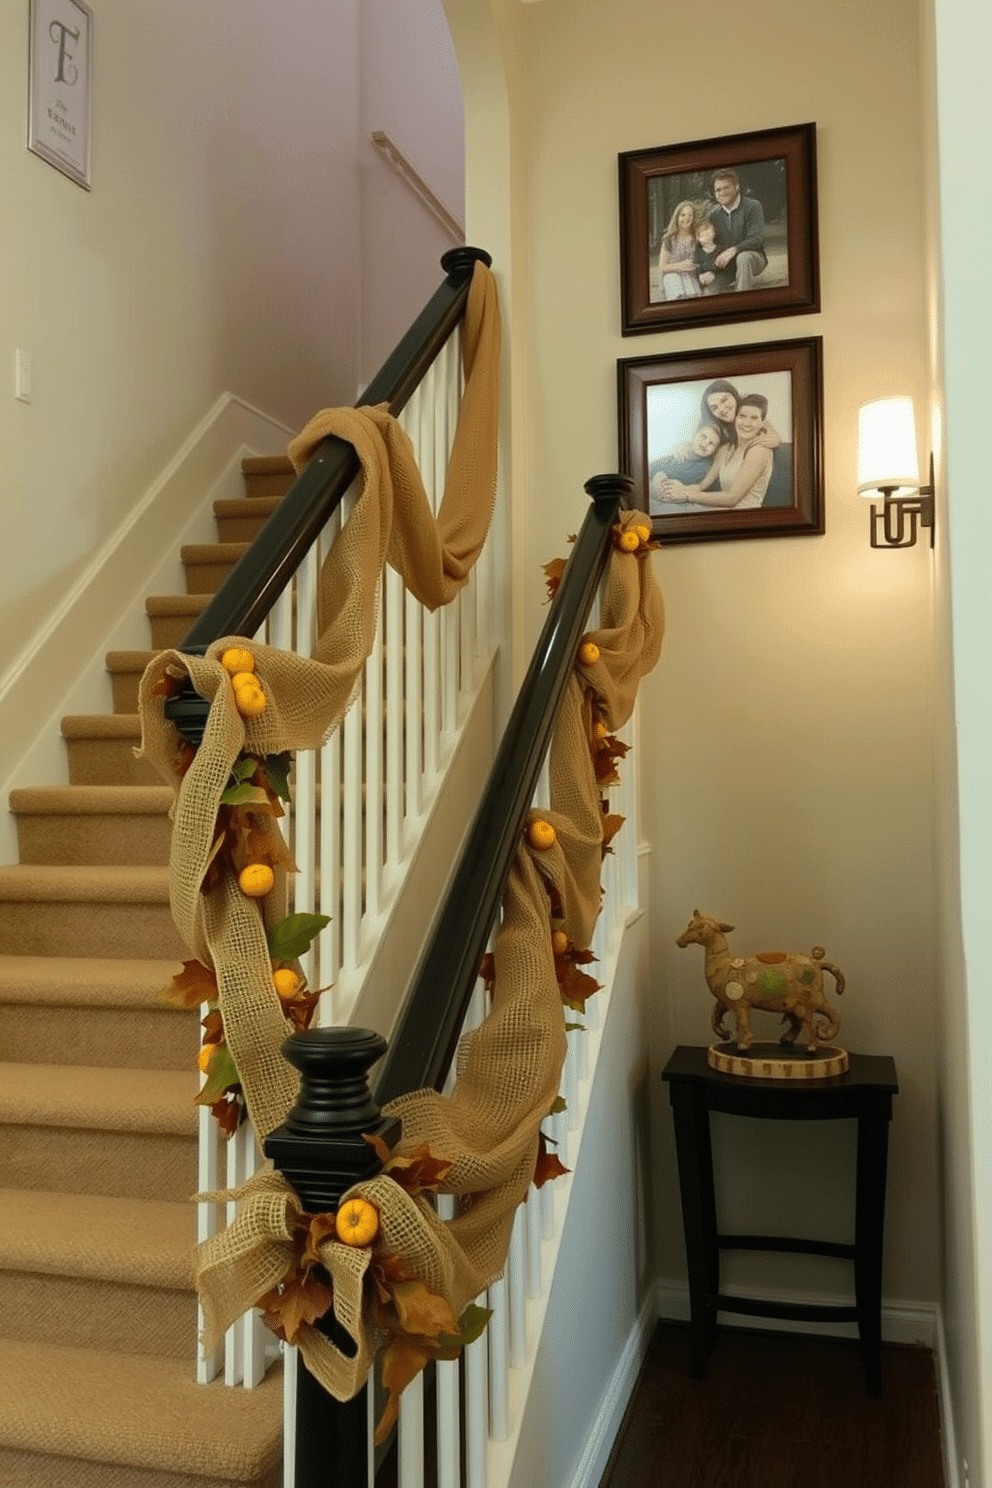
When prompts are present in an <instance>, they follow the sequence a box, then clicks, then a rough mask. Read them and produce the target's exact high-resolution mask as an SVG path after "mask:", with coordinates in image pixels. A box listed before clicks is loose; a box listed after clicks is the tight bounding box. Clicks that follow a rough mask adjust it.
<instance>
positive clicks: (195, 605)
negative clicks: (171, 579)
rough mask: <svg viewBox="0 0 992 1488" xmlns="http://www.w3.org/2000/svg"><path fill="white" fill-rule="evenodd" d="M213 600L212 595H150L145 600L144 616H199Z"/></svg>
mask: <svg viewBox="0 0 992 1488" xmlns="http://www.w3.org/2000/svg"><path fill="white" fill-rule="evenodd" d="M212 599H213V595H212V594H150V595H149V596H148V598H147V599H146V600H145V614H146V615H192V616H194V617H195V616H196V615H200V614H202V613H203V611H204V610H205V609H206V607H207V605H208V604H209V603H210V601H211V600H212Z"/></svg>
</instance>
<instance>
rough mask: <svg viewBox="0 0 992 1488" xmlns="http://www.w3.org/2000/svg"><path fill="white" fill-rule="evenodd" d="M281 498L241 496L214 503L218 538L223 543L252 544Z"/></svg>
mask: <svg viewBox="0 0 992 1488" xmlns="http://www.w3.org/2000/svg"><path fill="white" fill-rule="evenodd" d="M281 499H282V498H281V497H280V496H241V497H239V498H237V499H235V500H230V501H215V502H214V517H215V519H216V522H217V536H218V538H219V539H220V541H221V542H222V543H250V542H254V541H255V538H256V537H257V536H258V534H259V533H260V532H261V530H262V528H263V527H264V526H265V524H266V522H267V521H268V520H269V518H270V517H271V515H272V513H273V512H274V511H275V509H276V507H277V506H278V505H279V503H280V501H281Z"/></svg>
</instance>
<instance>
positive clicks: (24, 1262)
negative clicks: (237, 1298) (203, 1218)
mask: <svg viewBox="0 0 992 1488" xmlns="http://www.w3.org/2000/svg"><path fill="white" fill-rule="evenodd" d="M0 1214H2V1215H3V1223H2V1225H0V1269H3V1270H7V1271H29V1272H43V1273H46V1274H48V1275H52V1276H62V1275H64V1276H75V1277H86V1278H87V1279H90V1280H94V1281H113V1282H127V1283H130V1284H133V1285H143V1286H152V1287H167V1288H172V1289H174V1290H184V1291H185V1290H188V1289H190V1288H192V1286H193V1265H192V1250H193V1246H194V1244H195V1242H196V1205H195V1204H164V1203H160V1202H156V1201H154V1200H151V1199H107V1198H102V1197H100V1196H98V1195H94V1194H67V1193H45V1192H44V1191H43V1190H36V1191H32V1190H30V1189H11V1188H7V1189H0Z"/></svg>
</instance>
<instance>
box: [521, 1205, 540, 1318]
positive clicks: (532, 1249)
mask: <svg viewBox="0 0 992 1488" xmlns="http://www.w3.org/2000/svg"><path fill="white" fill-rule="evenodd" d="M523 1207H524V1213H525V1216H526V1220H527V1224H526V1236H527V1296H528V1297H529V1298H531V1299H534V1298H537V1297H540V1296H541V1293H542V1276H541V1196H540V1190H539V1189H536V1188H534V1187H533V1185H532V1186H531V1188H530V1189H529V1191H528V1193H527V1202H526V1204H525V1205H524V1206H523Z"/></svg>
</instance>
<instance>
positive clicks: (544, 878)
mask: <svg viewBox="0 0 992 1488" xmlns="http://www.w3.org/2000/svg"><path fill="white" fill-rule="evenodd" d="M633 520H635V516H634V514H631V515H630V516H629V517H625V518H624V519H623V521H624V522H625V523H628V522H631V521H633ZM603 620H604V625H603V628H602V629H601V630H599V631H594V632H592V633H591V637H592V639H594V640H595V641H596V643H597V644H600V643H602V644H601V655H600V659H599V661H598V662H597V663H595V664H594V665H593V667H590V668H586V667H581V668H577V671H576V673H575V674H574V675H573V678H572V679H571V681H570V683H569V686H568V689H567V699H566V704H565V706H564V707H563V709H562V713H561V716H560V719H559V723H558V727H557V729H556V733H555V739H554V742H553V745H552V771H551V779H552V799H553V802H554V805H553V807H552V809H551V810H550V811H546V810H542V811H541V812H540V813H533V814H532V815H540V817H541V818H543V819H546V820H550V821H551V822H552V823H553V824H554V825H555V826H556V832H557V840H556V842H555V844H554V846H553V847H552V848H550V849H549V850H547V851H545V852H538V851H536V850H535V849H533V848H531V847H530V846H529V845H528V843H527V842H526V839H525V840H524V841H522V843H521V847H520V850H519V852H518V854H517V858H516V860H515V862H514V865H513V868H512V870H511V875H510V880H509V883H508V885H507V890H506V894H505V898H504V904H503V916H502V921H501V925H500V929H499V931H498V934H497V937H496V942H495V952H494V954H495V964H496V980H495V988H494V994H493V1003H492V1008H491V1011H490V1012H489V1014H488V1016H487V1018H486V1020H485V1022H484V1023H483V1025H482V1026H481V1027H480V1028H479V1029H478V1030H476V1031H475V1032H473V1033H471V1034H469V1035H467V1036H466V1037H465V1038H464V1039H463V1040H462V1042H461V1045H460V1047H459V1053H458V1064H457V1080H456V1084H455V1087H454V1090H453V1091H452V1093H451V1095H450V1096H442V1095H439V1094H438V1093H437V1092H435V1091H415V1092H412V1093H410V1094H409V1095H406V1096H403V1097H401V1098H400V1099H398V1100H396V1101H394V1102H393V1103H392V1104H391V1105H390V1106H389V1107H388V1112H389V1114H391V1115H393V1114H395V1115H399V1116H401V1117H402V1120H403V1138H402V1141H401V1142H400V1144H399V1147H398V1149H397V1150H398V1151H399V1152H400V1153H408V1152H411V1151H413V1150H414V1149H416V1148H418V1147H420V1146H421V1145H422V1144H424V1143H427V1144H428V1145H429V1147H430V1149H431V1151H432V1152H433V1153H434V1154H436V1155H437V1156H439V1157H442V1158H445V1159H448V1160H451V1161H452V1167H451V1169H450V1171H449V1172H448V1174H447V1175H446V1177H445V1179H444V1181H443V1182H442V1184H441V1188H442V1190H443V1191H445V1192H449V1193H453V1194H455V1195H458V1196H459V1203H458V1208H457V1212H456V1215H455V1217H454V1218H453V1219H452V1220H451V1221H447V1222H444V1221H441V1220H439V1219H438V1217H437V1215H436V1214H435V1213H434V1211H433V1209H432V1208H431V1206H430V1204H429V1203H428V1202H427V1201H426V1200H425V1199H423V1198H421V1197H419V1196H417V1197H410V1196H409V1195H408V1194H406V1193H405V1192H404V1191H403V1189H402V1188H400V1187H399V1186H398V1185H397V1184H396V1183H395V1182H393V1180H392V1179H391V1178H389V1177H388V1175H386V1176H380V1177H378V1178H375V1179H372V1180H370V1181H368V1182H365V1183H360V1184H357V1185H355V1186H354V1187H353V1188H352V1189H350V1190H349V1191H348V1194H347V1195H346V1197H353V1196H358V1197H361V1198H364V1199H366V1200H368V1201H369V1202H370V1203H372V1204H374V1205H375V1207H376V1208H377V1210H378V1211H379V1215H380V1225H381V1229H380V1236H379V1238H378V1239H377V1241H376V1249H377V1250H379V1249H380V1248H381V1250H382V1252H383V1253H386V1254H389V1255H391V1256H394V1257H397V1258H398V1259H399V1260H400V1261H401V1262H402V1263H403V1267H404V1270H406V1271H408V1272H410V1273H411V1274H413V1275H416V1276H418V1277H419V1278H421V1279H422V1280H423V1281H424V1283H425V1285H426V1286H427V1288H428V1290H429V1291H431V1292H434V1293H436V1294H437V1295H439V1296H442V1297H444V1299H445V1300H446V1301H447V1302H448V1303H449V1305H450V1306H451V1308H452V1311H453V1312H454V1314H455V1315H456V1316H457V1315H458V1314H459V1313H460V1312H461V1310H462V1308H463V1307H464V1306H465V1304H466V1303H467V1302H469V1301H470V1300H471V1299H472V1298H473V1297H476V1296H478V1294H479V1293H480V1292H481V1291H482V1290H483V1289H484V1288H485V1287H486V1286H488V1285H489V1284H490V1283H491V1282H492V1281H493V1280H495V1279H496V1277H497V1276H498V1275H499V1274H500V1273H501V1271H502V1268H503V1266H504V1264H505V1259H506V1253H507V1249H508V1246H509V1239H510V1231H511V1229H512V1225H513V1216H514V1213H515V1211H516V1208H517V1206H518V1204H519V1203H520V1202H521V1201H522V1200H523V1198H524V1197H525V1195H526V1193H527V1190H528V1187H529V1185H530V1181H531V1179H532V1177H533V1174H534V1166H535V1159H536V1152H537V1140H538V1131H539V1128H540V1125H541V1122H542V1121H543V1119H544V1117H545V1116H546V1115H547V1113H548V1110H549V1108H550V1106H551V1104H552V1102H553V1100H554V1097H555V1095H556V1093H557V1091H558V1085H559V1079H560V1075H561V1068H562V1063H563V1060H564V1055H565V1037H564V1020H563V1017H562V1008H561V997H560V992H559V987H558V982H557V979H556V976H555V965H554V956H553V953H552V949H551V935H550V928H551V922H550V910H551V899H550V896H549V889H550V890H551V891H552V892H553V894H554V898H555V901H556V904H557V905H558V906H560V910H561V916H562V918H561V921H560V923H561V924H562V926H563V928H565V930H566V933H567V934H568V935H569V938H570V939H571V940H572V941H573V942H574V943H575V944H576V945H577V946H580V947H582V946H586V945H588V943H589V940H590V939H591V935H592V930H593V927H594V925H595V920H596V916H597V914H598V910H599V901H600V888H599V881H600V869H601V861H602V808H601V789H600V787H599V786H598V785H597V783H596V780H595V774H594V771H593V769H592V764H591V755H590V737H591V728H590V722H591V719H592V714H593V712H595V714H596V716H597V717H598V718H601V719H602V720H603V721H604V722H606V723H607V725H608V726H609V727H611V728H619V727H620V726H621V725H622V724H623V723H624V722H625V721H626V719H627V718H628V717H629V716H630V712H631V711H632V708H633V704H634V699H635V696H636V682H637V680H638V676H639V674H640V671H641V667H640V666H639V665H638V664H637V661H636V656H639V657H640V658H641V663H642V665H643V670H644V671H645V672H646V671H647V670H649V669H650V667H651V666H653V665H654V662H655V660H656V659H657V656H658V653H659V649H660V643H661V636H662V612H661V599H660V594H659V592H658V590H657V587H656V586H655V584H654V580H653V575H652V572H651V566H650V562H649V561H644V560H643V559H638V558H632V557H630V556H629V555H626V554H621V553H619V552H618V553H615V554H614V555H613V557H612V559H611V563H610V570H609V573H608V578H607V584H606V592H605V596H604V605H603ZM638 647H640V650H639V651H638V649H637V648H638ZM618 679H619V680H618ZM573 818H577V823H576V820H574V819H573ZM594 824H595V825H594ZM597 834H598V835H597ZM556 923H559V922H558V921H556ZM266 967H267V963H266ZM283 1031H285V1030H283ZM294 1079H295V1076H294ZM294 1093H295V1086H294ZM235 1196H236V1197H238V1198H240V1200H241V1205H240V1208H239V1212H238V1217H237V1219H236V1220H235V1222H234V1224H233V1225H232V1226H231V1228H230V1229H228V1230H227V1231H225V1232H224V1234H222V1235H219V1236H216V1237H214V1239H212V1240H208V1241H206V1242H205V1243H204V1244H203V1245H201V1246H200V1247H199V1250H198V1278H197V1284H198V1287H199V1289H200V1292H201V1297H202V1299H203V1303H204V1316H205V1320H206V1325H207V1335H206V1343H207V1346H208V1347H211V1346H213V1345H215V1344H216V1342H217V1341H218V1340H219V1339H220V1337H221V1336H222V1335H223V1333H224V1331H225V1329H226V1328H227V1327H229V1326H230V1325H231V1324H232V1323H233V1322H234V1321H235V1320H236V1319H237V1318H238V1317H239V1316H240V1315H241V1314H242V1313H243V1312H244V1311H245V1310H246V1307H248V1306H250V1305H251V1303H253V1302H255V1301H257V1300H258V1298H259V1297H260V1296H261V1295H262V1294H263V1292H265V1291H266V1290H267V1289H268V1288H270V1287H271V1286H273V1285H275V1284H276V1282H277V1281H278V1280H279V1279H280V1278H281V1277H282V1276H283V1275H284V1274H285V1272H286V1270H287V1267H288V1266H289V1264H290V1261H291V1259H292V1246H291V1243H290V1235H291V1231H292V1219H293V1217H294V1216H296V1217H298V1216H299V1215H300V1214H301V1213H302V1210H301V1209H300V1206H299V1202H298V1200H297V1199H296V1196H295V1194H294V1193H293V1191H292V1189H291V1188H290V1187H289V1185H288V1184H286V1183H285V1181H284V1180H283V1179H282V1178H281V1177H280V1176H279V1175H278V1174H277V1173H273V1172H272V1171H271V1170H269V1169H265V1170H263V1172H262V1173H260V1174H258V1175H257V1176H256V1178H254V1179H252V1180H251V1181H250V1182H249V1183H248V1184H246V1185H245V1186H244V1187H243V1189H241V1190H239V1191H238V1193H237V1194H236V1195H235ZM224 1197H228V1196H227V1195H225V1196H224ZM369 1254H370V1253H369V1251H368V1250H359V1251H356V1250H354V1249H353V1248H351V1247H348V1246H344V1245H341V1244H339V1243H337V1242H335V1241H333V1240H332V1241H327V1242H325V1243H324V1245H323V1246H322V1247H321V1255H322V1259H323V1261H324V1265H325V1267H326V1269H327V1271H328V1272H329V1274H330V1277H331V1282H332V1285H333V1288H334V1297H335V1303H334V1306H335V1314H336V1316H337V1318H338V1321H339V1322H340V1323H341V1324H342V1326H343V1327H345V1329H346V1330H347V1332H348V1333H349V1334H350V1336H351V1337H352V1339H353V1341H354V1343H355V1346H356V1353H355V1356H354V1357H353V1358H348V1357H346V1356H345V1355H344V1354H342V1353H341V1352H340V1351H339V1350H338V1349H337V1348H336V1347H335V1346H334V1344H333V1343H332V1342H331V1341H330V1340H328V1339H327V1338H326V1337H324V1335H323V1334H321V1333H319V1332H318V1331H317V1330H316V1329H313V1328H309V1327H306V1326H304V1327H303V1328H301V1330H300V1335H299V1344H300V1348H301V1352H302V1355H303V1358H304V1360H305V1361H306V1364H307V1367H308V1368H309V1369H310V1371H311V1373H313V1374H314V1376H315V1377H316V1378H317V1379H319V1380H320V1381H321V1383H322V1384H323V1385H324V1386H325V1388H326V1389H328V1390H329V1391H330V1392H331V1394H333V1395H334V1396H335V1397H336V1398H338V1399H341V1400H345V1399H349V1398H351V1396H352V1395H354V1393H355V1392H356V1391H357V1390H358V1389H360V1388H361V1385H362V1383H363V1381H364V1379H365V1376H366V1374H367V1372H368V1369H369V1367H370V1365H371V1361H372V1359H373V1357H374V1354H375V1350H376V1347H377V1345H378V1343H379V1342H380V1340H379V1339H378V1338H377V1337H376V1336H375V1334H374V1332H373V1329H372V1327H371V1324H370V1322H369V1320H368V1316H367V1311H366V1310H365V1308H364V1301H363V1277H364V1274H365V1270H366V1267H367V1265H368V1258H369ZM363 1257H364V1259H362V1258H363Z"/></svg>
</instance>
